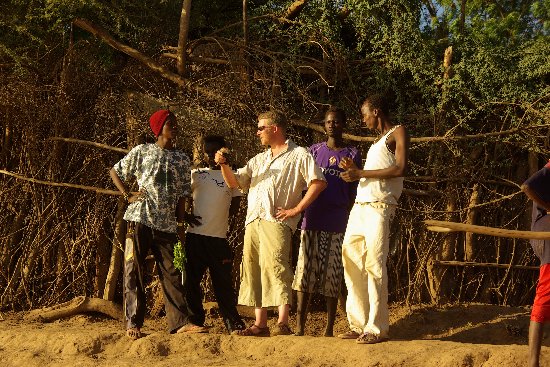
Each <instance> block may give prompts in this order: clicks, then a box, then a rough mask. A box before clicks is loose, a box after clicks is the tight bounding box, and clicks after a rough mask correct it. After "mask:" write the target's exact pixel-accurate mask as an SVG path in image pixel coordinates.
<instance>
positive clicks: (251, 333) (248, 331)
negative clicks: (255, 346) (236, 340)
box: [231, 324, 270, 337]
mask: <svg viewBox="0 0 550 367" xmlns="http://www.w3.org/2000/svg"><path fill="white" fill-rule="evenodd" d="M254 328H255V329H257V330H259V331H258V332H256V333H255V332H254V331H252V330H253V329H254ZM231 334H232V335H238V336H258V337H266V336H270V333H269V327H268V326H266V327H259V326H258V325H256V324H252V326H249V327H247V328H246V329H244V330H235V331H233V332H232V333H231Z"/></svg>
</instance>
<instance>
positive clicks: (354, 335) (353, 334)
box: [338, 330, 361, 339]
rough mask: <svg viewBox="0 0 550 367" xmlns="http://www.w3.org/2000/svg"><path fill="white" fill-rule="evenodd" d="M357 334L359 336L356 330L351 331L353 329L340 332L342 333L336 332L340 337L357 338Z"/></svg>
mask: <svg viewBox="0 0 550 367" xmlns="http://www.w3.org/2000/svg"><path fill="white" fill-rule="evenodd" d="M359 336H361V334H359V333H358V332H357V331H353V330H350V331H347V332H345V333H342V334H338V337H339V338H340V339H357V338H359Z"/></svg>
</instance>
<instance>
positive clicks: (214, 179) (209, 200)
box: [187, 168, 242, 238]
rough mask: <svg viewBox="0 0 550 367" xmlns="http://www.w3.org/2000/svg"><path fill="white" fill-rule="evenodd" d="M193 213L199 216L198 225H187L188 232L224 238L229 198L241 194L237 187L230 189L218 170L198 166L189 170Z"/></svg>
mask: <svg viewBox="0 0 550 367" xmlns="http://www.w3.org/2000/svg"><path fill="white" fill-rule="evenodd" d="M191 190H192V191H193V214H194V215H196V216H199V217H201V219H199V221H200V222H201V223H202V224H201V225H200V226H194V227H191V226H189V227H188V228H187V232H188V233H195V234H200V235H203V236H210V237H219V238H226V237H227V230H228V226H229V220H228V218H229V206H230V205H231V199H232V198H233V197H235V196H241V195H242V194H241V192H240V191H239V190H238V189H230V188H229V187H227V185H226V183H225V181H224V180H223V176H222V172H221V171H220V170H212V169H210V168H200V169H193V170H191Z"/></svg>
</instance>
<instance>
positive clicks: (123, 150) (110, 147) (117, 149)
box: [48, 136, 130, 154]
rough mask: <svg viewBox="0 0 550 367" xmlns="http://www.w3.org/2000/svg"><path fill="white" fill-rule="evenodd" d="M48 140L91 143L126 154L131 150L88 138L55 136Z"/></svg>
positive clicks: (94, 145)
mask: <svg viewBox="0 0 550 367" xmlns="http://www.w3.org/2000/svg"><path fill="white" fill-rule="evenodd" d="M48 140H59V141H64V142H67V143H78V144H84V145H91V146H93V147H97V148H101V149H107V150H112V151H115V152H118V153H124V154H126V153H128V152H129V151H130V150H129V149H125V148H117V147H113V146H111V145H107V144H102V143H96V142H95V141H88V140H81V139H73V138H60V137H56V136H54V137H51V138H48Z"/></svg>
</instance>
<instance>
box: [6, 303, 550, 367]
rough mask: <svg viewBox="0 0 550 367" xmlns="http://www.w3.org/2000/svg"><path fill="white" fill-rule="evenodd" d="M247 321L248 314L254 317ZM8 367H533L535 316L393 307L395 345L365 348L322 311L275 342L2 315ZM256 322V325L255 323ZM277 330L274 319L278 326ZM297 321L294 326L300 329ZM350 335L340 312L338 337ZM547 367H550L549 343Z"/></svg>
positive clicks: (159, 325)
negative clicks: (135, 332) (299, 332)
mask: <svg viewBox="0 0 550 367" xmlns="http://www.w3.org/2000/svg"><path fill="white" fill-rule="evenodd" d="M245 313H246V312H245ZM0 316H2V317H0V366H3V367H12V366H13V367H15V366H25V367H27V366H40V367H44V366H109V367H112V366H147V367H156V366H275V367H278V366H281V367H282V366H284V367H289V366H291V367H294V366H296V367H298V366H336V367H340V366H342V367H344V366H422V367H431V366H433V367H435V366H437V367H439V366H484V367H490V366H495V367H496V366H499V367H507V366H525V365H526V363H527V355H528V349H527V332H528V325H529V309H528V308H521V307H501V306H494V305H481V304H468V305H457V306H447V307H431V306H414V307H406V306H392V308H391V329H390V334H391V340H389V341H387V342H384V343H380V344H375V345H358V344H356V343H355V341H354V340H340V339H338V338H327V337H322V336H317V335H322V332H323V330H324V313H323V312H313V313H312V314H311V315H310V318H309V320H308V324H307V327H306V334H307V335H305V336H302V337H298V336H276V337H270V338H252V337H238V336H230V335H226V334H225V330H224V328H223V326H222V323H221V320H220V319H219V318H217V317H216V316H217V315H216V314H215V308H214V311H213V313H212V314H211V315H210V316H209V319H208V323H209V324H210V325H211V329H210V333H209V334H194V335H181V334H176V335H170V334H168V333H167V332H166V331H165V322H164V319H163V318H159V319H147V320H146V322H145V325H144V328H143V331H144V333H145V336H144V337H143V338H141V339H139V340H136V341H132V340H130V339H128V338H127V337H126V336H125V332H124V328H123V325H122V324H121V322H119V321H115V320H112V319H109V318H107V317H104V316H102V315H100V314H82V315H76V316H73V317H70V318H66V319H62V320H57V321H55V322H51V323H39V322H28V321H25V319H24V313H5V312H4V313H3V315H0ZM246 322H247V323H251V322H252V319H251V318H249V317H247V318H246ZM270 325H271V326H272V325H274V317H272V318H271V319H270ZM293 325H294V320H293V319H292V320H291V326H293ZM346 330H347V323H346V320H345V317H344V315H343V314H342V313H341V311H339V314H338V318H337V323H336V325H335V331H336V332H337V333H338V332H343V331H346ZM543 344H544V346H543V348H542V353H541V354H542V358H541V366H550V348H549V346H550V338H545V339H544V342H543Z"/></svg>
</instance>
